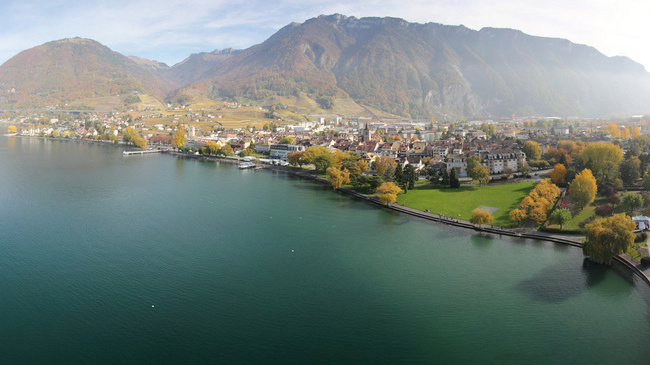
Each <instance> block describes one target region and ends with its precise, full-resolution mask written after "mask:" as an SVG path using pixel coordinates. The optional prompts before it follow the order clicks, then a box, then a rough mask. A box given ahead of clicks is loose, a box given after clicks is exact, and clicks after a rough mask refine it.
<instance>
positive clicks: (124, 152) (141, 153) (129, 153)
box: [122, 150, 160, 156]
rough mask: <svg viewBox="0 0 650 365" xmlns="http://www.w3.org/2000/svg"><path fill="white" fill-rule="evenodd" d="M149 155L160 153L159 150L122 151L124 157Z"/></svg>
mask: <svg viewBox="0 0 650 365" xmlns="http://www.w3.org/2000/svg"><path fill="white" fill-rule="evenodd" d="M150 153H160V150H140V151H122V154H124V155H125V156H130V155H148V154H150Z"/></svg>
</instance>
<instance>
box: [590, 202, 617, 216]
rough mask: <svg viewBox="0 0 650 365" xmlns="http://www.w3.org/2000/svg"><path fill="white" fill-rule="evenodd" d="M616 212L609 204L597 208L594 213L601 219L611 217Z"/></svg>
mask: <svg viewBox="0 0 650 365" xmlns="http://www.w3.org/2000/svg"><path fill="white" fill-rule="evenodd" d="M613 212H614V207H613V206H611V205H609V204H603V205H599V206H597V207H596V209H595V210H594V213H596V215H597V216H600V217H609V216H610V215H612V213H613Z"/></svg>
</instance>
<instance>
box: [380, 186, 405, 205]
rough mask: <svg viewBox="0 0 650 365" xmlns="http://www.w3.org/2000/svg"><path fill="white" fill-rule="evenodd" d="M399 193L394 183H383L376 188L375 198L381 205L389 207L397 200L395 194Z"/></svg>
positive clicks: (399, 190)
mask: <svg viewBox="0 0 650 365" xmlns="http://www.w3.org/2000/svg"><path fill="white" fill-rule="evenodd" d="M401 191H402V189H400V188H399V186H397V185H395V183H392V182H385V183H383V184H381V185H380V186H379V187H378V188H377V197H378V198H379V200H381V202H382V203H384V204H386V205H389V204H391V203H394V202H395V201H396V200H397V194H399V193H400V192H401Z"/></svg>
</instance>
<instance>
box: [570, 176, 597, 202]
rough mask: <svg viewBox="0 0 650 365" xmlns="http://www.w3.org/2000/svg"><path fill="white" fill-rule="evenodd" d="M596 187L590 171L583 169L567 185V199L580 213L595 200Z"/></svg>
mask: <svg viewBox="0 0 650 365" xmlns="http://www.w3.org/2000/svg"><path fill="white" fill-rule="evenodd" d="M597 191H598V185H596V178H595V177H594V175H593V174H592V173H591V170H589V169H584V170H582V172H581V173H579V174H578V175H576V177H575V178H574V179H573V181H572V182H571V185H569V199H570V200H571V202H572V203H573V205H574V206H575V208H576V209H577V210H578V211H580V210H582V209H583V208H584V207H586V206H587V205H588V204H591V203H592V202H593V201H594V199H595V198H596V192H597Z"/></svg>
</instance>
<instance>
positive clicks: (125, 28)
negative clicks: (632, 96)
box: [0, 0, 650, 70]
mask: <svg viewBox="0 0 650 365" xmlns="http://www.w3.org/2000/svg"><path fill="white" fill-rule="evenodd" d="M333 13H340V14H343V15H348V16H355V17H364V16H379V17H385V16H391V17H398V18H403V19H405V20H407V21H410V22H416V23H428V22H435V23H442V24H448V25H458V24H463V25H465V26H466V27H468V28H471V29H476V30H478V29H480V28H482V27H498V28H515V29H520V30H522V31H524V32H525V33H528V34H532V35H538V36H546V37H558V38H566V39H569V40H570V41H572V42H574V43H581V44H587V45H590V46H593V47H595V48H596V49H598V50H599V51H601V52H602V53H604V54H606V55H607V56H614V55H623V56H627V57H630V58H631V59H633V60H635V61H637V62H639V63H641V64H643V65H644V66H646V69H647V70H650V31H649V30H648V29H649V28H648V25H647V21H648V20H647V18H648V15H650V2H648V1H643V0H618V1H612V0H544V1H540V0H517V1H512V0H488V1H482V0H458V1H454V0H441V1H439V0H406V1H405V0H401V1H393V0H344V1H341V0H275V1H269V0H249V1H237V0H151V1H149V0H147V1H145V0H128V1H123V0H85V1H78V0H37V1H33V0H17V1H16V0H0V63H4V62H5V61H6V60H8V59H9V58H11V57H13V56H14V55H16V54H17V53H18V52H20V51H22V50H25V49H28V48H31V47H35V46H38V45H40V44H43V43H45V42H49V41H52V40H57V39H62V38H70V37H84V38H91V39H94V40H96V41H98V42H100V43H102V44H104V45H106V46H108V47H109V48H111V49H112V50H114V51H117V52H120V53H122V54H124V55H127V56H128V55H135V56H139V57H143V58H149V59H154V60H158V61H162V62H165V63H167V64H168V65H170V66H171V65H173V64H175V63H177V62H180V61H182V60H183V59H185V58H186V57H187V56H189V55H190V54H191V53H197V52H210V51H213V50H215V49H223V48H228V47H232V48H247V47H250V46H252V45H254V44H257V43H260V42H262V41H264V40H265V39H267V38H268V37H270V36H271V35H272V34H273V33H275V32H276V31H277V30H278V29H280V28H281V27H283V26H285V25H287V24H289V23H290V22H299V23H300V22H304V21H305V20H307V19H309V18H312V17H316V16H318V15H320V14H333Z"/></svg>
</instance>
